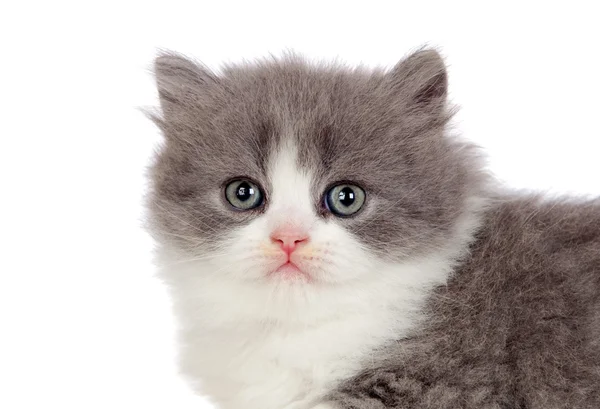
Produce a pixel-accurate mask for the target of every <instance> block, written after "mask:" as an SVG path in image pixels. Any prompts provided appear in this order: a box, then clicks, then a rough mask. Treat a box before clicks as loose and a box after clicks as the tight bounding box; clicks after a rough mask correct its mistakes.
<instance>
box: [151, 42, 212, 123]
mask: <svg viewBox="0 0 600 409" xmlns="http://www.w3.org/2000/svg"><path fill="white" fill-rule="evenodd" d="M154 75H155V78H156V86H157V88H158V96H159V99H160V106H161V110H162V113H163V116H164V119H166V120H168V119H169V117H170V116H171V115H172V114H173V113H176V112H177V111H180V110H182V109H183V110H185V109H194V108H196V109H197V108H200V107H201V106H202V105H203V103H205V102H206V99H207V98H208V95H209V94H210V90H211V89H214V87H215V86H216V85H217V83H218V78H217V76H216V75H215V74H213V73H212V72H211V71H210V70H209V69H208V68H206V67H203V66H201V65H200V64H198V63H196V62H193V61H191V60H189V59H188V58H186V57H184V56H182V55H180V54H177V53H172V52H163V53H161V54H159V55H158V56H157V57H156V60H155V61H154Z"/></svg>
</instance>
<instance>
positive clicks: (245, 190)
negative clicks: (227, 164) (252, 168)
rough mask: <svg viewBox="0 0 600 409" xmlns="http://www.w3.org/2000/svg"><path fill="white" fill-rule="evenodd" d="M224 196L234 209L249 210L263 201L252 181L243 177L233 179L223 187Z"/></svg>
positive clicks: (259, 191) (260, 193)
mask: <svg viewBox="0 0 600 409" xmlns="http://www.w3.org/2000/svg"><path fill="white" fill-rule="evenodd" d="M225 198H226V199H227V201H228V202H229V203H230V204H231V205H232V206H233V207H235V208H236V209H240V210H250V209H254V208H257V207H258V206H260V205H261V204H262V202H263V195H262V192H261V190H260V188H259V187H258V185H256V184H255V183H253V182H250V181H249V180H245V179H239V180H234V181H233V182H230V183H229V184H228V185H227V186H226V187H225Z"/></svg>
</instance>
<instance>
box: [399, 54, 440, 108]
mask: <svg viewBox="0 0 600 409" xmlns="http://www.w3.org/2000/svg"><path fill="white" fill-rule="evenodd" d="M388 75H389V77H390V79H391V81H392V84H393V85H392V87H393V88H394V90H395V91H398V92H399V93H400V94H401V95H402V96H403V99H405V98H407V100H405V103H406V104H407V105H408V108H409V109H410V110H411V111H413V110H414V111H417V112H418V113H422V114H429V115H439V114H442V113H443V111H444V108H445V105H446V98H447V94H448V74H447V73H446V65H445V64H444V60H443V59H442V57H441V56H440V54H439V53H438V52H437V51H435V50H432V49H423V50H419V51H417V52H415V53H413V54H411V55H410V56H408V57H407V58H405V59H404V60H402V61H400V62H399V63H398V64H397V65H396V66H395V67H394V68H393V69H392V70H391V71H390V73H389V74H388Z"/></svg>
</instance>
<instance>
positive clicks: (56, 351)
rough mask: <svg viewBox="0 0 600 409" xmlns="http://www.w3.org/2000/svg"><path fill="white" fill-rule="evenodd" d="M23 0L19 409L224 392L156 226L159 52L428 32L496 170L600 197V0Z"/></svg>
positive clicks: (3, 120) (17, 189) (13, 113)
mask: <svg viewBox="0 0 600 409" xmlns="http://www.w3.org/2000/svg"><path fill="white" fill-rule="evenodd" d="M10 3H12V4H10ZM10 3H9V2H8V1H6V2H3V3H2V6H1V9H0V44H1V46H2V47H1V48H0V138H1V145H0V182H1V183H0V192H1V195H2V196H1V200H0V209H1V211H0V241H1V242H2V243H1V246H0V254H1V255H0V407H2V408H7V409H12V408H40V407H43V408H49V407H61V408H128V409H131V408H144V409H149V408H181V409H185V408H196V409H198V408H208V407H209V406H208V405H207V404H206V403H204V401H203V400H201V399H200V398H198V397H195V396H194V395H192V393H191V392H189V391H188V389H187V387H186V386H185V384H184V383H183V381H182V380H180V379H179V378H178V376H177V372H176V368H175V365H174V363H173V362H174V355H175V351H176V349H175V347H174V342H173V328H174V324H173V319H172V317H171V313H170V310H169V301H168V298H167V296H166V292H165V290H164V288H163V287H162V285H161V284H160V282H158V281H157V280H156V279H155V278H154V277H153V268H152V265H151V248H152V244H151V241H150V239H149V238H148V237H147V236H146V234H145V233H144V232H143V231H142V230H141V229H140V222H141V217H142V216H141V210H142V209H141V206H140V202H141V196H142V193H143V189H144V178H143V174H144V170H145V165H146V164H147V162H148V158H149V156H150V155H151V152H152V149H153V146H154V145H155V144H156V143H157V142H158V141H159V140H160V138H159V135H158V133H157V131H156V130H155V129H154V127H153V126H152V125H151V124H150V123H149V121H147V120H146V118H145V117H144V116H143V115H142V114H141V113H140V112H139V111H138V109H137V108H138V107H145V106H151V105H154V104H155V103H156V95H155V90H154V87H153V80H152V78H151V76H150V74H149V72H148V69H149V67H150V66H151V61H152V58H153V56H154V55H155V53H156V50H157V48H169V49H174V50H177V51H180V52H183V53H187V54H190V55H193V56H195V57H197V58H198V59H200V60H202V61H204V62H205V63H207V64H208V65H209V66H211V67H214V68H218V66H219V63H220V62H222V61H238V60H240V59H242V58H253V57H256V56H264V55H265V54H267V53H269V52H273V53H278V52H279V51H281V50H283V49H286V48H291V49H295V50H297V51H300V52H303V53H305V54H306V55H308V56H310V57H315V58H327V59H331V58H336V57H339V58H340V59H341V60H345V61H348V62H350V63H359V62H364V63H366V64H369V65H384V66H390V65H392V64H393V63H395V62H396V61H397V60H398V59H400V58H401V57H402V56H403V55H404V54H405V53H407V52H408V51H409V50H411V49H414V48H416V47H418V46H420V45H422V44H424V43H430V44H432V45H435V46H439V47H441V48H442V50H443V53H444V54H445V56H446V57H447V61H448V63H449V65H450V81H451V93H452V98H453V100H454V101H455V102H456V103H458V104H460V105H461V106H462V107H463V108H462V111H461V113H460V115H459V116H458V118H457V122H458V126H459V128H460V129H461V130H462V132H463V133H464V134H465V135H466V136H467V137H468V138H470V139H473V140H475V141H476V142H478V143H479V144H481V145H483V146H484V147H486V148H487V150H488V152H489V153H490V163H491V167H492V169H493V170H494V171H495V172H496V173H497V175H498V176H499V178H501V179H502V180H504V181H506V182H507V183H508V184H510V185H513V186H515V187H519V188H537V189H544V190H550V191H552V192H574V193H580V194H584V193H593V194H598V193H600V184H599V183H598V176H599V175H600V164H599V161H598V147H599V142H598V140H599V136H600V135H599V129H598V123H599V121H598V112H599V110H600V103H599V95H600V64H599V58H598V53H599V49H600V47H599V46H598V42H599V40H600V29H599V27H600V24H598V16H599V13H598V12H597V11H596V10H594V9H593V4H594V3H595V2H593V1H589V2H587V3H583V2H581V3H577V2H568V3H567V2H563V3H562V4H564V6H558V5H555V3H552V2H549V1H546V2H539V3H536V2H532V1H530V2H524V1H519V2H514V3H513V4H511V2H506V1H505V2H497V4H498V6H495V7H492V6H491V5H490V4H491V2H471V3H465V2H456V1H452V2H450V1H446V2H439V3H433V2H428V1H409V2H404V3H403V2H400V1H394V2H391V1H390V2H378V1H372V0H370V1H363V2H354V3H353V2H350V1H344V2H334V1H329V2H327V1H319V2H315V1H296V2H286V1H279V2H272V3H271V4H268V3H267V2H258V1H245V2H241V1H240V2H233V1H227V2H218V1H216V0H214V1H210V2H204V1H195V2H189V3H181V2H176V1H168V2H167V1H165V2H162V3H159V4H155V3H152V2H149V1H147V2H142V1H128V2H126V1H122V2H109V1H104V2H100V1H98V2H89V1H86V2H83V1H80V2H72V3H71V4H67V3H65V2H58V1H45V2H41V1H40V2H24V1H23V2H18V3H17V2H16V1H13V2H10ZM92 3H95V4H92ZM16 4H18V6H17V5H16ZM415 4H418V6H415ZM451 4H452V5H451ZM566 4H568V6H567V5H566ZM240 409H243V408H240Z"/></svg>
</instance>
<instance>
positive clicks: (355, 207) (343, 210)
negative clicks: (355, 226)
mask: <svg viewBox="0 0 600 409" xmlns="http://www.w3.org/2000/svg"><path fill="white" fill-rule="evenodd" d="M365 196H366V195H365V191H364V190H362V189H361V188H360V187H358V186H356V185H350V184H341V185H337V186H334V187H332V188H331V189H330V190H329V191H328V192H327V194H326V195H325V206H326V207H327V210H329V211H330V212H331V213H333V214H335V215H336V216H340V217H348V216H352V215H353V214H355V213H356V212H358V211H359V210H360V209H361V208H362V206H363V204H364V203H365Z"/></svg>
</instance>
